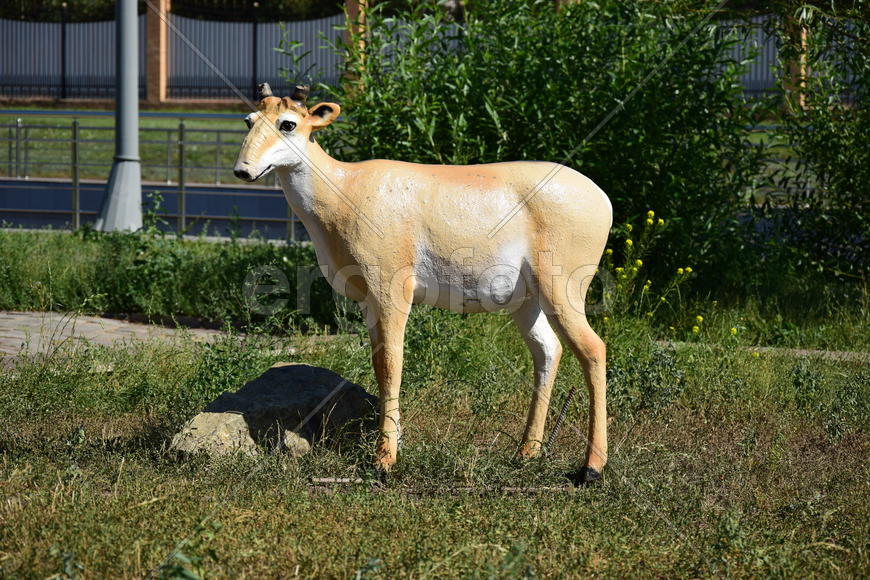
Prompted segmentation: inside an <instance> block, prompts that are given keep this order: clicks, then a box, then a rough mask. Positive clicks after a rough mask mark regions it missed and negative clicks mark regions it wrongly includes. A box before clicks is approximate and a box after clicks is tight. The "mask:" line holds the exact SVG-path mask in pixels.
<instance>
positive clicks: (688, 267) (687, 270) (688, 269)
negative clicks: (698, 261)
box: [686, 266, 692, 274]
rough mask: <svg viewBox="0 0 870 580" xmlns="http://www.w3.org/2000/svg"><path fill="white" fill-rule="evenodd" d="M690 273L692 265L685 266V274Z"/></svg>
mask: <svg viewBox="0 0 870 580" xmlns="http://www.w3.org/2000/svg"><path fill="white" fill-rule="evenodd" d="M691 273H692V267H691V266H686V274H691Z"/></svg>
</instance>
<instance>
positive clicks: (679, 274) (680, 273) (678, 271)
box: [677, 268, 683, 276]
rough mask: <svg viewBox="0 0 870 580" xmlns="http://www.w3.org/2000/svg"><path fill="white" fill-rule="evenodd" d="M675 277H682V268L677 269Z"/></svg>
mask: <svg viewBox="0 0 870 580" xmlns="http://www.w3.org/2000/svg"><path fill="white" fill-rule="evenodd" d="M677 275H678V276H682V275H683V269H682V268H677Z"/></svg>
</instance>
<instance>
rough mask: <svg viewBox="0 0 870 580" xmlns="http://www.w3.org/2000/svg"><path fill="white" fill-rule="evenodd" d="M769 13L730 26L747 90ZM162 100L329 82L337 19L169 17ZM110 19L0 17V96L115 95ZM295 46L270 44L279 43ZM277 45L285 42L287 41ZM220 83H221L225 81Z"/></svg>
mask: <svg viewBox="0 0 870 580" xmlns="http://www.w3.org/2000/svg"><path fill="white" fill-rule="evenodd" d="M767 18H768V17H763V16H759V17H753V18H752V19H751V20H750V21H748V22H746V21H742V22H740V23H739V24H738V23H735V25H737V26H740V27H743V28H744V29H745V31H746V34H745V40H744V42H743V43H742V45H739V46H737V47H735V48H734V51H733V53H734V57H735V59H740V60H743V59H745V58H746V57H747V56H748V55H749V53H750V51H752V50H755V51H756V55H755V58H753V59H752V60H751V61H750V62H749V63H748V66H747V70H746V73H745V74H744V75H743V79H742V80H743V85H744V88H745V90H746V92H747V93H748V94H751V95H758V94H764V93H768V92H771V91H773V90H774V89H775V87H776V82H777V78H778V75H779V72H778V71H776V70H775V67H776V62H777V54H778V45H777V42H776V39H775V38H773V37H771V36H770V34H769V33H768V31H766V29H765V26H764V24H765V21H766V19H767ZM168 22H169V43H168V79H167V87H168V96H169V97H170V98H205V99H208V98H231V99H235V98H237V97H238V95H237V93H236V92H235V91H234V90H233V87H232V86H230V85H234V86H235V87H237V88H238V89H239V90H240V91H241V92H242V94H243V95H246V96H247V97H249V98H252V97H253V96H254V95H255V91H256V84H257V83H259V82H263V81H266V82H268V83H269V84H270V85H272V87H273V88H274V89H276V90H277V92H279V93H283V92H286V91H288V90H289V89H290V86H289V84H290V83H289V82H288V80H287V78H288V75H287V74H284V73H283V72H282V71H290V74H289V78H293V79H294V80H296V79H298V80H306V81H308V82H317V81H321V82H328V83H334V82H336V81H337V80H338V78H339V75H340V71H341V68H342V62H341V57H340V55H339V54H337V53H336V51H334V50H333V49H332V48H330V47H329V44H331V43H335V42H337V41H338V39H339V35H340V34H341V31H340V30H339V28H340V27H341V26H343V25H344V15H343V14H338V15H334V16H328V17H325V18H320V19H316V20H307V21H300V22H285V23H278V22H263V21H257V19H256V18H254V19H251V20H249V21H246V22H232V21H218V20H202V19H195V18H188V17H184V16H179V15H176V14H170V15H169V21H168ZM114 31H115V24H114V21H111V20H110V21H104V22H74V23H73V22H66V19H64V18H62V19H61V21H60V22H29V21H17V20H2V19H0V96H19V97H27V96H49V97H59V98H67V97H84V98H90V97H93V98H111V97H113V96H114V91H115V84H114V83H115V80H114V75H115V68H114V67H115V64H114V63H115V57H114V53H115V51H114ZM139 35H140V50H139V67H140V68H139V70H140V83H139V86H140V96H142V97H144V96H145V95H144V90H145V88H144V87H145V66H146V63H145V47H146V45H147V43H148V40H149V39H147V38H146V30H145V16H144V15H141V16H139ZM285 39H286V41H287V42H289V43H291V45H293V46H297V48H296V49H294V50H290V53H291V54H287V52H284V51H279V50H276V49H277V48H279V47H280V46H282V40H285ZM284 47H285V48H290V47H289V46H288V45H287V44H285V45H284ZM227 81H229V84H228V82H227Z"/></svg>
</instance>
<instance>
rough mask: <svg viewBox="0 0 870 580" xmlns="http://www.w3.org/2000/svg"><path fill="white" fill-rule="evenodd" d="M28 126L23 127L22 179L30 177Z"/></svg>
mask: <svg viewBox="0 0 870 580" xmlns="http://www.w3.org/2000/svg"><path fill="white" fill-rule="evenodd" d="M29 143H30V127H24V179H30V171H29V170H30V145H29Z"/></svg>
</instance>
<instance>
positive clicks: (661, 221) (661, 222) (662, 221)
mask: <svg viewBox="0 0 870 580" xmlns="http://www.w3.org/2000/svg"><path fill="white" fill-rule="evenodd" d="M659 225H660V226H663V225H665V220H663V219H662V218H659Z"/></svg>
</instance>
